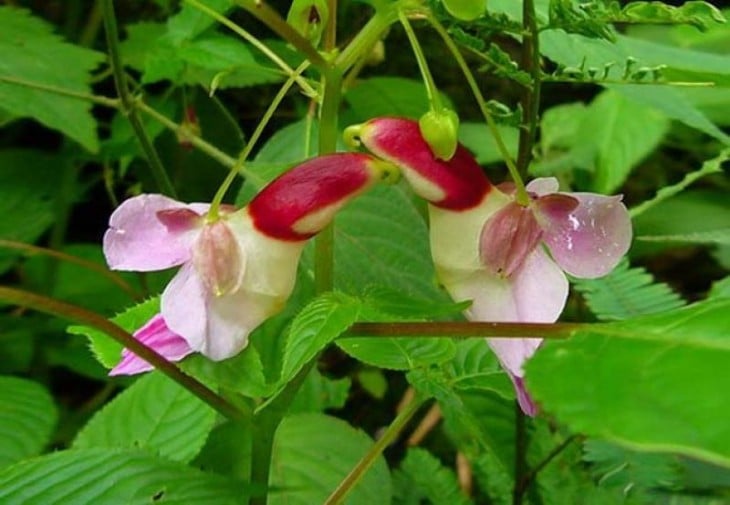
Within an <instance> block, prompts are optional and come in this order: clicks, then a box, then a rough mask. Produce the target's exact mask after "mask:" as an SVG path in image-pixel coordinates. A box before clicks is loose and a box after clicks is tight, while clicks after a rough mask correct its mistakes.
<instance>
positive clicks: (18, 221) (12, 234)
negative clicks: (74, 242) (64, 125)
mask: <svg viewBox="0 0 730 505" xmlns="http://www.w3.org/2000/svg"><path fill="white" fill-rule="evenodd" d="M1 9H2V8H1V7H0V12H2V10H1ZM0 65H2V63H1V62H0ZM0 86H2V85H1V84H0ZM1 92H2V91H1V87H0V93H1ZM68 169H69V166H68V164H67V160H65V159H64V158H61V157H58V156H55V157H54V156H46V155H43V154H40V153H38V152H36V151H30V150H27V151H26V150H2V151H0V215H2V216H3V219H2V220H0V239H5V240H15V241H18V242H29V243H32V242H34V241H35V240H36V239H37V238H38V237H40V235H41V234H42V233H43V232H44V231H46V229H47V228H48V227H49V226H50V225H51V224H53V222H54V221H55V216H56V215H55V203H54V198H53V197H54V194H55V193H54V192H55V191H56V190H57V189H58V186H59V184H60V182H61V177H62V175H63V172H64V170H68ZM11 257H12V256H11V255H10V254H9V253H8V252H6V251H5V250H0V273H1V272H3V271H5V270H6V269H7V268H8V266H10V264H11V263H10V261H9V259H10V258H11Z"/></svg>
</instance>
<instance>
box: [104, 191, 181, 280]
mask: <svg viewBox="0 0 730 505" xmlns="http://www.w3.org/2000/svg"><path fill="white" fill-rule="evenodd" d="M185 208H186V206H185V204H183V203H180V202H177V201H175V200H172V199H171V198H167V197H166V196H162V195H139V196H135V197H134V198H130V199H128V200H125V201H124V202H123V203H122V204H121V205H120V206H119V207H117V209H116V210H115V211H114V212H113V213H112V215H111V218H110V219H109V229H108V230H107V231H106V233H105V234H104V255H105V256H106V261H107V263H108V264H109V267H110V268H112V269H114V270H136V271H140V272H147V271H152V270H162V269H165V268H170V267H173V266H175V265H180V264H181V263H184V262H185V261H187V260H188V259H190V255H191V251H190V241H191V235H193V236H194V234H193V233H188V232H180V231H179V230H177V231H171V230H169V229H168V228H167V227H166V226H165V225H164V224H163V223H162V222H161V221H160V220H159V219H158V217H157V214H158V213H159V212H161V211H169V210H175V209H185Z"/></svg>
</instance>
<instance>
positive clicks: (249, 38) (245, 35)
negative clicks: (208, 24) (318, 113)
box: [184, 0, 317, 97]
mask: <svg viewBox="0 0 730 505" xmlns="http://www.w3.org/2000/svg"><path fill="white" fill-rule="evenodd" d="M184 1H185V2H186V3H188V4H190V5H191V6H192V7H195V8H196V9H198V10H199V11H201V12H203V13H205V14H207V15H208V16H210V17H211V18H213V19H215V20H216V21H218V22H219V23H220V24H222V25H223V26H225V27H226V28H228V29H229V30H231V31H232V32H234V33H235V34H236V35H238V36H239V37H241V38H242V39H243V40H245V41H246V42H248V43H249V44H251V45H252V46H254V47H255V48H256V49H258V50H259V51H261V53H262V54H263V55H264V56H266V57H267V58H269V59H270V60H271V61H272V62H273V63H274V64H275V65H276V66H277V67H279V68H280V69H281V70H283V71H284V73H285V74H286V75H287V76H289V77H292V76H296V83H297V84H298V85H299V87H300V88H302V90H303V91H304V93H306V94H307V96H311V97H315V96H317V92H316V91H315V90H314V88H312V86H310V85H309V83H308V82H307V80H306V79H304V78H303V77H301V76H300V75H298V74H297V73H296V72H295V71H294V69H293V68H291V67H290V66H289V65H287V64H286V62H285V61H284V60H282V59H281V58H280V57H279V56H278V55H277V54H276V53H275V52H274V51H272V50H271V49H269V48H268V47H267V46H266V44H264V43H263V42H261V41H260V40H259V39H257V38H256V37H254V36H253V35H251V34H250V33H249V32H247V31H246V30H244V29H243V28H241V27H240V26H238V25H237V24H236V23H234V22H233V21H231V20H230V19H228V18H227V17H225V16H223V15H222V14H220V13H218V12H216V11H215V10H213V9H211V8H210V7H208V6H207V5H205V4H203V3H201V2H199V1H198V0H184Z"/></svg>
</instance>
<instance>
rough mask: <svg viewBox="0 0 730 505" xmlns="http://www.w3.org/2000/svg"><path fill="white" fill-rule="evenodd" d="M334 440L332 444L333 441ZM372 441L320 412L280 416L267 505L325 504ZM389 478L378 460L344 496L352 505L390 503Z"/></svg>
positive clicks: (386, 470)
mask: <svg viewBox="0 0 730 505" xmlns="http://www.w3.org/2000/svg"><path fill="white" fill-rule="evenodd" d="M334 441H336V442H334ZM372 443H373V442H372V440H371V439H370V437H368V436H367V435H366V434H364V433H363V432H361V431H358V430H356V429H355V428H353V427H352V426H350V425H349V424H347V423H346V422H344V421H341V420H340V419H335V418H333V417H329V416H325V415H322V414H298V415H294V416H289V417H286V418H284V421H283V422H282V423H281V425H280V426H279V429H278V430H277V431H276V438H275V440H274V449H273V457H272V461H271V478H270V481H269V485H270V486H271V487H272V488H274V489H277V490H278V491H277V492H275V493H272V494H271V495H270V496H269V503H270V504H271V505H283V504H286V505H311V504H313V503H324V502H325V500H326V499H327V497H328V496H329V495H330V493H332V491H334V490H335V488H336V487H337V485H338V484H339V483H340V481H342V479H344V478H345V476H346V475H347V473H348V472H349V471H350V469H351V468H352V467H353V466H355V464H356V463H357V462H358V461H359V460H360V458H362V457H363V456H364V455H365V453H367V451H368V450H369V449H370V447H371V445H372ZM390 487H391V483H390V474H389V472H388V467H387V465H386V464H385V460H384V459H383V457H382V456H379V457H378V458H377V459H376V461H375V464H374V465H373V466H372V468H370V470H368V472H367V473H366V474H365V475H364V476H363V478H362V480H361V481H360V483H359V484H358V485H357V486H355V487H354V488H353V489H352V491H351V493H350V494H349V495H348V497H347V503H348V504H352V505H372V504H376V503H389V502H390V499H391V491H390Z"/></svg>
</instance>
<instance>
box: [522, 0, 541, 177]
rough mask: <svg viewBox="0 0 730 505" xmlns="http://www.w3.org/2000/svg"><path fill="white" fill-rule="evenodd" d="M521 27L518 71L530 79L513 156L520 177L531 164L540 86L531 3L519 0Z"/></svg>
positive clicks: (523, 100)
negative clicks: (515, 151) (519, 68)
mask: <svg viewBox="0 0 730 505" xmlns="http://www.w3.org/2000/svg"><path fill="white" fill-rule="evenodd" d="M522 24H523V26H524V28H525V30H524V34H523V36H522V67H523V69H524V70H526V71H527V72H529V73H530V76H531V77H532V87H531V88H527V89H525V90H524V93H523V95H522V109H523V110H524V111H525V125H523V127H522V128H521V129H520V146H519V149H518V153H517V167H518V168H519V169H520V173H525V172H526V171H527V167H528V166H529V164H530V161H532V147H533V145H534V143H535V134H536V132H537V122H538V114H539V108H540V88H541V86H542V74H541V72H540V32H539V30H538V27H537V19H536V16H535V1H534V0H523V2H522Z"/></svg>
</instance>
